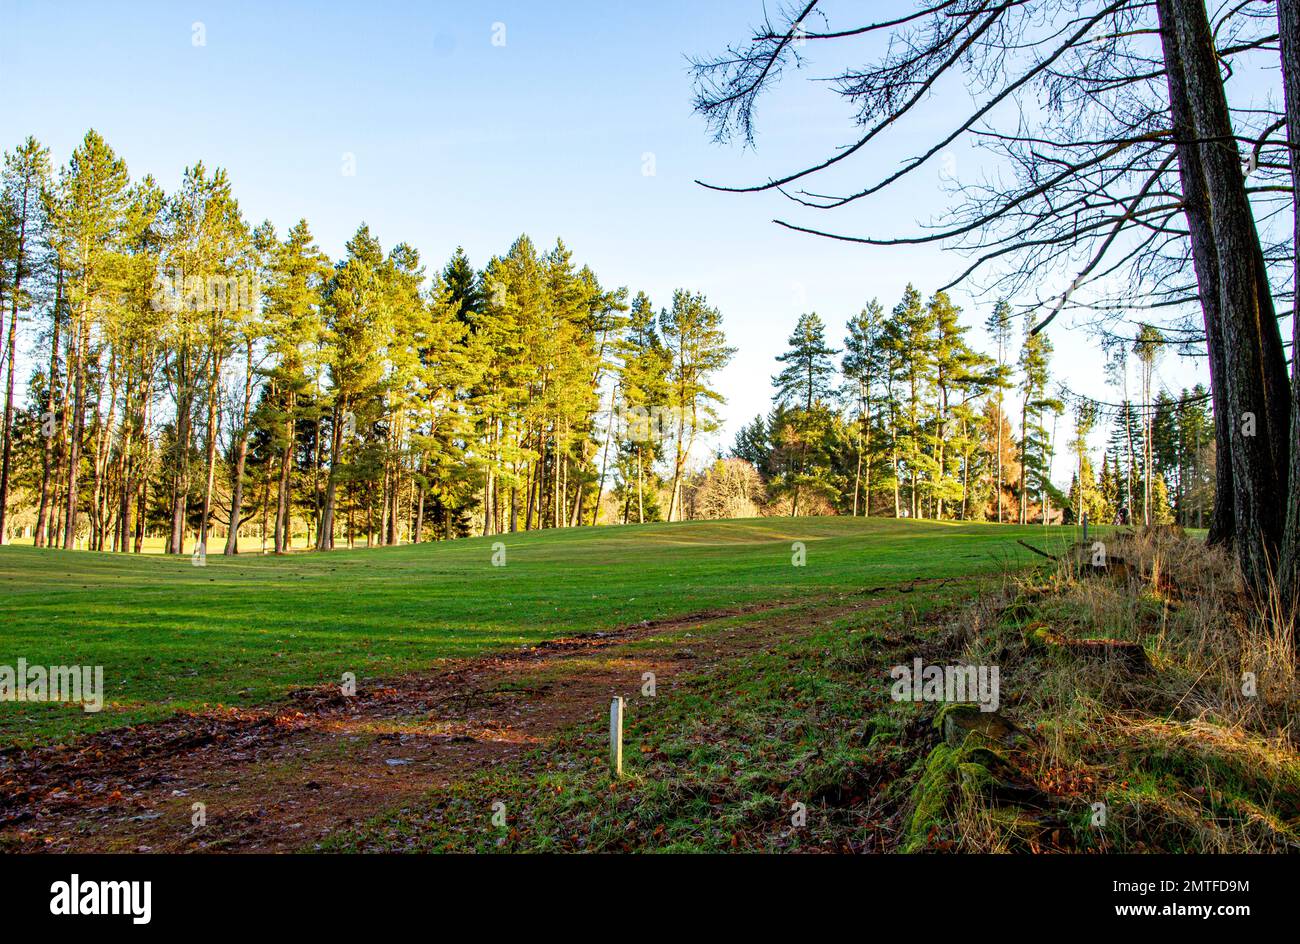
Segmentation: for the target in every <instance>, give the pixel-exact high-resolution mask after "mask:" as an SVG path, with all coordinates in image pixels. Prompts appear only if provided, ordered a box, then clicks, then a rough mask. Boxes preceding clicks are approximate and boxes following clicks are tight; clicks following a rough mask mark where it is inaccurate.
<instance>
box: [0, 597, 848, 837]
mask: <svg viewBox="0 0 1300 944" xmlns="http://www.w3.org/2000/svg"><path fill="white" fill-rule="evenodd" d="M871 605H873V603H872V602H870V601H868V600H865V599H863V597H862V596H857V597H855V598H844V597H838V598H835V599H834V600H826V601H824V602H821V603H817V604H810V603H809V602H808V601H804V602H801V603H799V604H793V605H792V604H768V605H762V606H756V607H748V608H739V609H734V610H727V611H712V612H707V613H698V614H695V615H692V616H688V617H682V618H678V619H674V620H669V621H664V622H659V623H642V624H638V625H636V626H632V627H628V628H626V629H622V630H618V631H615V632H612V633H607V634H587V635H582V636H577V637H572V638H566V639H557V640H552V641H549V642H546V643H542V644H540V645H537V646H531V647H526V648H523V649H521V650H518V651H515V652H510V653H505V654H495V655H488V656H482V657H478V658H473V659H466V660H457V661H454V662H449V663H447V664H446V665H445V666H443V667H442V668H440V669H436V670H432V671H429V672H424V673H416V674H411V675H405V676H401V677H398V678H395V679H388V680H384V681H382V682H373V683H370V684H369V685H360V686H359V687H358V691H357V694H356V695H355V696H353V697H345V696H343V695H342V694H341V693H340V692H339V690H338V689H337V688H335V687H324V688H313V689H304V690H300V691H297V692H294V693H293V694H292V695H291V697H290V699H289V700H288V701H287V702H285V703H282V704H279V705H276V706H273V707H270V708H267V709H263V710H236V709H232V710H228V711H221V712H211V713H204V714H186V715H178V716H176V717H174V718H171V719H168V720H166V721H161V722H157V723H151V724H142V725H138V726H135V727H131V728H124V729H120V730H115V731H108V732H104V733H101V734H97V735H93V736H91V737H88V738H85V739H83V740H81V741H78V742H77V743H76V744H74V745H72V746H67V747H58V746H55V747H39V748H32V749H27V750H18V749H11V750H8V751H5V752H3V753H0V851H15V852H19V851H20V852H39V851H80V852H91V851H143V852H148V851H155V852H180V851H199V850H205V849H207V850H214V851H215V850H223V851H292V850H298V849H312V848H314V847H315V845H316V844H317V843H319V842H321V841H322V840H323V839H325V838H326V837H328V836H329V835H330V834H331V833H332V832H334V831H335V830H337V829H341V828H346V827H348V826H349V825H352V824H354V823H357V822H361V821H364V820H365V819H368V818H369V817H371V816H374V815H376V814H378V813H380V812H383V811H384V810H388V809H393V808H396V807H400V806H402V805H404V804H405V803H409V802H412V801H414V800H416V799H418V798H419V797H420V796H422V795H423V794H425V793H427V792H428V791H430V790H432V789H436V788H437V787H439V786H443V785H446V784H448V783H451V782H454V781H456V780H459V779H462V778H464V777H466V776H467V775H469V774H471V773H474V772H477V771H482V770H485V769H490V768H491V767H493V766H495V765H500V764H504V763H507V762H510V761H514V760H516V759H518V758H519V757H520V756H522V755H524V754H526V753H528V752H529V751H530V750H532V749H533V748H535V747H538V746H544V745H545V744H546V743H547V742H548V741H549V739H550V738H551V737H552V736H554V735H555V734H556V733H557V732H558V731H560V730H561V729H563V728H565V727H567V726H570V725H572V724H576V723H579V722H589V723H591V724H593V725H601V724H604V723H605V722H604V719H605V718H606V717H607V712H608V703H609V702H608V700H609V697H610V696H612V695H615V694H622V695H624V696H627V697H629V698H630V699H635V698H637V697H639V695H640V688H641V684H642V674H643V673H645V672H654V673H655V676H656V681H657V685H658V689H659V694H660V695H661V696H662V695H664V694H668V693H670V692H671V688H672V683H673V680H674V679H677V678H681V677H683V676H685V675H690V674H694V673H698V672H702V671H704V670H706V669H707V668H709V667H710V666H712V665H714V664H716V663H718V662H721V661H724V660H729V659H736V658H741V657H743V656H744V655H745V653H747V652H752V651H754V650H757V649H761V648H764V647H766V646H768V645H769V644H770V643H771V642H772V641H773V640H774V638H776V637H778V636H779V637H784V638H788V637H789V636H791V635H797V634H799V633H801V632H807V631H809V630H810V629H811V626H812V623H813V620H812V619H811V618H810V616H811V613H812V612H813V611H815V615H816V618H817V619H824V618H829V617H833V616H835V615H838V614H840V613H844V612H849V611H852V610H855V609H861V608H865V607H868V606H871ZM736 617H743V622H742V623H736V622H734V618H736ZM729 620H732V621H733V622H730V623H729V622H728V621H729ZM196 804H203V808H202V810H203V813H204V814H205V816H206V824H205V825H200V826H196V825H194V820H195V819H196V817H197V815H198V814H197V813H196V806H195V805H196Z"/></svg>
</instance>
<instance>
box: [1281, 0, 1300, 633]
mask: <svg viewBox="0 0 1300 944" xmlns="http://www.w3.org/2000/svg"><path fill="white" fill-rule="evenodd" d="M1277 20H1278V33H1279V36H1280V39H1281V45H1282V87H1283V90H1284V91H1285V93H1286V133H1287V141H1288V142H1289V143H1290V145H1291V186H1292V199H1293V200H1294V201H1296V209H1295V220H1294V227H1295V228H1294V231H1293V234H1294V239H1295V242H1294V243H1293V244H1292V245H1293V248H1294V246H1300V0H1278V4H1277ZM1296 272H1297V274H1298V275H1300V256H1297V257H1296ZM1295 291H1296V295H1295V299H1294V300H1295V303H1296V304H1294V305H1293V307H1292V314H1291V451H1290V463H1289V466H1290V467H1289V471H1288V489H1287V498H1286V522H1285V524H1284V526H1283V527H1284V531H1283V534H1282V551H1281V560H1280V564H1279V568H1278V587H1279V589H1280V591H1281V594H1282V605H1283V607H1284V612H1287V613H1295V612H1296V611H1297V610H1298V609H1300V277H1297V279H1296V281H1295Z"/></svg>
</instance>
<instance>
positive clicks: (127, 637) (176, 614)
mask: <svg viewBox="0 0 1300 944" xmlns="http://www.w3.org/2000/svg"><path fill="white" fill-rule="evenodd" d="M1073 536H1074V532H1073V529H1068V528H1052V529H1044V528H1042V527H1041V526H1031V527H1023V528H1022V527H1011V526H1005V525H1003V526H999V525H970V524H955V523H933V522H911V521H897V520H892V519H872V520H870V521H865V520H863V519H852V518H800V519H797V520H790V519H770V518H768V519H754V520H747V521H726V522H690V523H682V524H671V525H666V524H655V525H640V526H628V527H616V528H580V529H572V530H559V531H550V532H540V533H531V534H515V535H504V536H501V537H498V538H478V539H470V540H463V541H453V542H447V543H442V544H434V545H429V544H426V545H420V546H409V547H400V548H377V549H373V550H361V551H338V552H334V553H330V554H301V555H294V556H290V557H284V558H274V557H262V556H249V557H239V558H233V559H231V558H223V557H221V556H219V555H210V556H209V557H208V559H207V566H206V567H201V568H200V567H195V566H193V565H192V564H191V562H190V559H189V558H188V557H183V558H166V557H163V558H159V557H135V556H131V555H112V554H99V553H88V552H76V551H57V550H38V549H35V548H30V547H4V548H0V665H14V664H16V661H17V659H18V658H19V657H22V658H25V659H26V660H27V662H28V664H29V665H102V666H103V667H104V682H105V689H106V692H105V708H104V710H103V711H102V712H100V713H98V714H91V713H85V712H83V711H82V710H81V709H80V708H79V707H77V706H70V705H44V704H41V705H36V704H26V703H12V702H4V703H0V744H8V743H24V744H26V743H35V742H42V741H50V740H58V739H66V738H69V737H74V736H76V735H78V734H82V733H86V732H89V731H93V730H98V729H103V728H107V727H114V726H119V725H123V724H130V723H135V722H139V721H142V720H147V719H152V718H158V717H162V716H165V715H167V714H169V713H171V712H172V711H175V710H178V709H195V708H200V707H202V706H203V705H205V704H218V703H219V704H224V705H238V706H251V705H256V704H260V703H265V702H267V701H269V700H273V699H275V698H277V697H279V696H282V695H283V694H284V693H285V692H286V691H288V690H290V689H292V688H294V687H297V686H302V685H313V684H319V683H323V682H327V681H328V682H337V681H338V680H339V678H340V676H341V674H342V673H343V672H345V671H351V672H355V673H356V674H357V677H358V678H359V679H364V678H366V677H375V676H383V675H390V674H394V673H398V672H403V671H409V670H413V669H418V668H421V667H427V666H429V665H431V664H433V663H435V662H436V661H437V660H439V659H444V658H449V657H460V656H469V655H474V654H476V653H479V652H483V651H486V650H490V649H494V648H502V647H508V646H512V645H519V644H523V643H529V642H536V641H540V640H544V639H547V638H552V637H555V636H559V635H566V634H571V633H575V632H589V631H596V630H608V629H612V628H614V627H617V626H622V625H626V624H629V623H635V622H639V621H641V620H653V619H660V618H665V617H672V616H680V615H686V614H690V613H695V612H699V611H703V610H709V609H715V608H722V607H731V606H737V605H745V604H753V603H756V602H762V601H769V600H794V599H802V598H806V597H809V596H816V595H825V594H831V593H835V592H841V591H849V590H856V589H860V588H863V587H870V586H876V585H885V584H897V583H901V582H905V581H908V580H911V579H914V578H934V577H948V576H961V575H967V574H975V573H992V572H998V571H1002V570H1005V569H1008V568H1011V567H1016V566H1019V565H1020V564H1022V563H1024V562H1025V561H1026V560H1027V559H1029V558H1030V557H1031V555H1030V554H1029V552H1027V551H1025V550H1024V549H1023V548H1021V547H1020V546H1018V545H1017V544H1016V543H1015V541H1016V538H1021V537H1023V538H1025V539H1027V540H1029V541H1031V542H1032V543H1035V544H1037V545H1038V546H1040V547H1048V546H1050V545H1058V546H1059V545H1060V544H1061V543H1063V542H1064V541H1065V540H1067V539H1070V538H1072V537H1073ZM495 541H502V542H504V544H505V545H506V553H507V564H506V566H504V567H494V566H492V555H493V543H494V542H495ZM794 541H803V542H804V543H805V545H806V549H807V563H806V566H803V567H794V566H792V565H791V555H792V550H791V545H792V542H794Z"/></svg>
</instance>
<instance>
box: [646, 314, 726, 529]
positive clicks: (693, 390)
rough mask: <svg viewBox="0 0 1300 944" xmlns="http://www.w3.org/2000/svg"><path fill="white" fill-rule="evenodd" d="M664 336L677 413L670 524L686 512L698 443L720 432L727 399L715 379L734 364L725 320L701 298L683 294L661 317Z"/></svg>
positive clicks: (671, 403) (671, 399)
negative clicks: (689, 464) (688, 473)
mask: <svg viewBox="0 0 1300 944" xmlns="http://www.w3.org/2000/svg"><path fill="white" fill-rule="evenodd" d="M659 330H660V334H661V336H662V337H663V341H664V347H665V348H666V350H667V351H668V354H669V358H670V367H669V369H668V391H667V395H668V405H669V406H671V407H672V408H673V410H674V411H675V413H676V417H675V419H676V422H675V424H674V425H675V427H676V434H675V436H674V446H675V451H674V456H673V466H672V467H673V476H672V486H671V490H670V493H669V499H668V520H669V521H672V520H673V515H674V513H675V512H676V513H679V512H680V505H681V481H682V473H683V471H684V470H685V468H686V460H687V457H688V456H689V455H690V451H691V447H692V446H693V445H694V444H695V440H696V437H697V436H699V435H700V434H701V433H708V432H712V431H713V430H715V429H716V428H717V426H718V418H717V409H716V405H717V404H719V403H723V402H725V399H726V398H725V397H723V396H722V394H721V393H719V392H718V391H717V390H715V389H713V387H712V386H711V384H712V382H713V377H714V375H715V374H716V373H717V372H718V371H720V370H721V369H722V368H723V367H725V366H726V365H727V363H728V362H729V361H730V360H731V356H732V354H734V353H735V350H736V349H735V348H733V347H729V346H728V345H727V340H726V335H725V334H724V333H723V331H722V314H721V312H719V311H718V310H717V309H716V308H714V307H712V306H711V305H709V303H708V300H707V299H706V298H705V297H704V296H703V295H701V294H699V293H692V292H688V291H686V290H685V289H677V290H676V291H675V292H673V304H672V308H670V309H669V310H668V311H665V312H663V313H661V315H660V317H659Z"/></svg>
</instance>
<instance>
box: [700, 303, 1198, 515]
mask: <svg viewBox="0 0 1300 944" xmlns="http://www.w3.org/2000/svg"><path fill="white" fill-rule="evenodd" d="M1031 323H1032V322H1030V321H1026V320H1024V319H1017V318H1016V317H1015V316H1014V315H1013V313H1012V309H1011V306H1010V305H1008V304H1007V303H1006V302H1005V301H1003V302H998V303H997V304H996V305H994V307H993V310H992V311H991V312H990V314H989V316H988V318H987V320H986V327H987V329H988V335H989V336H990V337H991V338H992V340H993V345H994V350H993V351H991V352H990V353H982V352H980V351H978V350H976V349H975V348H973V347H972V346H971V344H970V343H968V341H967V339H966V335H967V334H968V332H969V328H968V327H967V326H965V325H963V324H962V323H961V311H960V309H958V308H957V307H956V306H954V305H953V303H952V301H951V300H950V299H949V297H948V295H947V294H946V293H944V292H937V293H935V294H934V295H933V296H932V297H931V298H930V299H929V300H928V301H926V300H924V299H923V297H922V295H921V293H920V292H918V291H917V290H916V289H915V288H913V287H912V286H910V285H909V286H908V287H907V290H906V291H905V292H904V295H903V297H902V299H900V300H899V302H898V304H896V305H895V306H894V308H893V309H892V311H891V312H890V313H889V314H888V315H886V314H885V313H884V310H883V308H882V306H881V305H880V304H879V303H878V302H877V301H872V302H870V303H869V304H868V305H867V306H866V307H864V308H863V309H862V311H861V312H860V313H859V314H857V315H856V316H855V317H853V318H851V319H850V320H849V324H848V333H847V336H846V337H845V338H844V340H843V347H842V350H836V349H833V348H832V347H830V346H829V344H828V342H827V339H826V328H825V325H824V324H823V323H822V320H821V318H820V317H818V316H817V315H816V314H815V313H814V314H807V315H803V316H801V317H800V318H799V321H798V324H797V326H796V328H795V331H794V333H793V334H792V335H791V337H790V341H789V349H788V351H787V352H786V353H785V354H782V355H781V356H780V358H778V360H779V361H780V363H781V368H782V369H781V371H780V372H779V373H778V374H777V376H776V377H774V378H773V385H774V387H775V390H776V393H775V401H776V402H775V406H774V408H773V410H772V411H771V413H769V414H768V415H767V416H765V417H764V416H759V417H755V418H754V420H753V422H752V423H750V424H749V425H748V426H746V427H745V428H744V429H743V430H742V431H741V432H740V434H739V435H738V436H737V438H736V443H735V445H734V447H733V448H732V451H731V455H732V457H733V458H734V459H740V460H744V461H746V462H748V463H749V464H751V465H752V466H753V467H754V468H755V469H756V470H757V472H758V473H759V474H758V475H757V476H745V475H744V472H743V470H740V469H734V468H733V469H729V470H724V469H722V468H721V467H715V469H714V470H711V471H710V474H709V476H706V477H705V481H704V483H703V487H704V488H705V490H706V497H707V501H706V504H705V507H704V508H703V512H704V513H705V514H706V516H708V515H709V514H711V513H712V512H713V511H714V509H715V508H716V506H717V504H718V502H717V501H716V499H715V498H714V497H713V492H714V491H716V490H719V489H721V490H723V491H724V492H725V493H726V494H729V495H732V496H735V499H736V500H735V501H734V502H733V503H731V504H730V505H728V506H726V507H727V512H729V513H730V514H732V515H735V514H743V513H744V512H745V510H746V509H752V510H757V509H759V508H763V509H765V510H767V511H768V512H769V513H771V512H775V513H780V514H800V513H823V514H824V513H840V514H854V515H857V514H862V515H869V514H885V515H892V516H895V517H912V518H950V519H961V520H974V521H1015V522H1019V523H1022V524H1025V523H1029V522H1038V521H1044V522H1060V521H1062V520H1064V521H1079V520H1081V518H1082V517H1083V516H1084V515H1087V516H1088V518H1089V520H1091V521H1093V522H1094V523H1096V522H1104V523H1112V522H1120V523H1126V522H1135V523H1168V522H1173V521H1175V520H1176V521H1177V522H1179V523H1181V524H1186V525H1192V526H1201V525H1203V524H1204V522H1205V521H1206V520H1207V518H1208V516H1209V514H1210V511H1211V509H1212V508H1213V501H1214V435H1213V419H1212V417H1211V416H1210V413H1209V404H1208V395H1207V394H1206V392H1205V391H1204V390H1203V389H1202V388H1200V387H1199V386H1198V387H1195V388H1193V389H1192V390H1183V391H1181V392H1180V393H1178V394H1177V395H1176V396H1173V395H1171V394H1170V393H1169V392H1167V391H1163V390H1162V391H1159V392H1158V393H1156V394H1155V395H1154V396H1148V397H1147V398H1146V399H1144V400H1142V401H1141V402H1140V403H1135V402H1134V401H1133V400H1131V399H1129V398H1128V397H1127V396H1125V394H1126V393H1127V392H1128V391H1129V382H1130V379H1132V380H1133V382H1134V386H1135V388H1136V389H1137V390H1138V392H1141V393H1144V394H1150V393H1152V392H1153V386H1154V385H1153V380H1152V377H1153V374H1154V371H1155V367H1156V363H1157V361H1158V359H1159V358H1160V356H1161V353H1162V349H1163V348H1162V344H1163V338H1162V337H1161V336H1160V335H1159V332H1158V331H1156V330H1155V329H1154V328H1152V327H1150V326H1143V327H1142V329H1141V330H1140V331H1139V332H1138V334H1137V336H1136V337H1135V338H1134V339H1133V340H1132V341H1131V342H1130V343H1129V344H1127V345H1123V344H1117V345H1113V346H1112V349H1111V352H1110V354H1111V356H1110V360H1109V363H1108V372H1109V374H1110V379H1111V380H1112V381H1113V384H1114V386H1115V389H1116V390H1117V391H1118V394H1119V396H1120V397H1122V399H1119V400H1118V402H1117V403H1115V404H1109V403H1103V402H1099V401H1097V400H1095V399H1092V398H1088V397H1084V396H1080V395H1077V394H1073V393H1071V392H1069V391H1068V390H1067V389H1065V388H1064V387H1063V386H1062V385H1061V384H1059V383H1055V382H1053V380H1052V376H1051V357H1052V344H1051V341H1050V340H1049V338H1048V337H1047V336H1046V335H1044V334H1031V333H1029V331H1028V328H1029V327H1030V325H1031ZM837 355H842V356H840V357H839V360H838V363H837V359H836V358H837ZM1103 425H1104V427H1105V428H1108V429H1109V436H1108V439H1107V441H1106V446H1105V448H1104V450H1103V451H1102V454H1101V459H1100V465H1098V464H1097V462H1096V454H1095V453H1094V451H1093V450H1092V449H1091V448H1090V446H1089V442H1090V439H1091V438H1093V434H1094V433H1095V432H1097V431H1099V430H1100V429H1101V428H1102V427H1103ZM1058 455H1059V456H1062V457H1067V456H1068V458H1069V467H1070V468H1072V469H1073V472H1072V474H1071V479H1070V486H1069V489H1068V492H1062V491H1061V489H1060V488H1059V487H1058V486H1057V485H1056V484H1054V483H1053V480H1052V469H1053V463H1054V460H1055V459H1056V457H1057V456H1058ZM1056 468H1057V470H1058V472H1059V470H1060V469H1061V468H1062V465H1061V464H1060V463H1059V462H1058V463H1057V464H1056ZM712 477H718V478H719V479H720V482H729V483H731V486H730V489H729V490H727V489H725V488H723V487H722V486H721V485H718V486H716V487H715V485H714V483H713V481H712ZM741 483H748V485H747V486H742V485H741ZM745 488H748V489H749V491H748V492H746V491H745ZM745 499H749V501H748V503H747V502H746V501H745Z"/></svg>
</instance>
